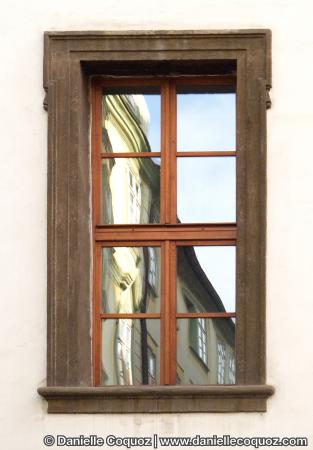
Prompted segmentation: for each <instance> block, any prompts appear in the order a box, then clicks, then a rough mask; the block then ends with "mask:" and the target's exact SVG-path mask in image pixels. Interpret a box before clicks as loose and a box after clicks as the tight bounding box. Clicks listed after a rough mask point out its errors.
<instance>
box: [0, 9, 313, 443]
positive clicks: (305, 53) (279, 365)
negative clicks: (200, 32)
mask: <svg viewBox="0 0 313 450" xmlns="http://www.w3.org/2000/svg"><path fill="white" fill-rule="evenodd" d="M312 13H313V6H311V1H310V0H298V1H297V2H296V1H294V0H262V1H260V0H257V1H256V0H228V1H227V0H172V1H171V2H169V1H165V0H159V1H155V0H152V1H147V0H132V1H126V0H119V1H117V0H102V1H100V0H89V1H82V0H75V1H74V0H62V1H61V0H53V1H50V2H46V1H39V0H37V1H36V0H28V1H27V2H21V1H17V0H11V1H10V2H8V3H7V4H5V3H2V6H1V14H0V24H1V28H0V29H1V71H0V72H1V73H0V90H1V94H0V99H1V100H0V101H1V120H0V143H1V144H0V145H1V164H0V202H1V206H0V208H1V209H0V210H1V213H2V214H1V220H0V237H1V238H0V239H1V244H0V248H1V252H0V255H1V256H0V274H1V283H0V299H1V314H0V346H1V350H0V358H1V359H0V361H1V362H0V364H1V371H0V373H1V375H0V376H1V406H0V448H1V449H3V450H39V449H43V448H45V447H44V445H43V444H42V437H43V436H44V435H45V434H58V433H59V434H67V435H77V434H90V433H96V434H99V435H102V436H105V435H107V434H109V433H112V432H113V433H116V434H117V435H121V436H125V434H127V435H141V436H144V435H146V436H147V435H151V434H152V433H159V434H160V435H172V436H173V435H188V434H191V435H195V434H197V433H199V434H203V435H211V434H217V435H222V434H228V433H229V434H232V435H234V436H243V435H249V436H253V435H259V436H264V435H265V436H267V435H268V436H283V435H287V436H288V435H295V436H301V435H302V436H303V435H304V436H309V437H310V438H311V442H310V448H313V413H312V402H313V395H312V380H313V361H312V353H313V352H312V341H313V333H312V330H313V326H312V324H313V287H312V286H313V283H312V281H313V258H312V254H313V241H312V239H310V238H309V235H310V233H312V228H313V195H312V193H313V151H312V128H313V106H312V104H313V89H312V80H313V63H312V54H313V33H312V28H311V26H312ZM254 27H264V28H271V29H272V32H273V89H272V92H271V97H272V100H273V106H272V109H271V110H270V111H269V112H268V253H267V254H268V258H267V259H268V266H267V267H268V269H267V270H268V279H267V305H268V306H267V349H268V357H267V360H268V382H269V383H270V384H273V385H274V386H275V387H276V394H275V395H274V397H273V398H272V399H270V400H269V402H268V412H267V413H265V414H243V413H242V414H226V415H225V414H224V415H223V414H220V415H218V414H199V415H197V416H195V415H184V414H176V415H128V416H119V415H114V416H106V415H97V416H93V415H89V416H88V415H77V416H75V415H67V416H66V415H47V413H46V403H45V401H44V400H42V399H41V398H40V397H39V396H38V395H37V393H36V389H37V387H38V386H39V385H41V384H44V382H45V372H46V370H45V364H46V361H45V353H46V348H45V341H46V173H47V157H46V129H47V123H46V122H47V116H46V113H45V112H44V110H43V108H42V101H43V95H44V93H43V89H42V59H43V42H42V41H43V32H44V30H72V29H78V30H79V29H82V30H83V29H85V30H88V29H96V30H97V29H121V30H124V29H166V28H170V29H224V28H254ZM52 448H56V447H52Z"/></svg>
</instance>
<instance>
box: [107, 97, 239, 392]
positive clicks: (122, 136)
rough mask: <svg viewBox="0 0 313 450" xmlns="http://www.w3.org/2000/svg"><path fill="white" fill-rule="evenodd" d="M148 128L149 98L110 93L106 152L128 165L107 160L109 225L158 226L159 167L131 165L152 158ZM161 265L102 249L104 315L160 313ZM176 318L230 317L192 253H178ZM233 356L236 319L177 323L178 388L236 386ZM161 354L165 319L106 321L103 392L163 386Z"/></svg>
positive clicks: (156, 251)
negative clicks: (188, 315) (200, 315)
mask: <svg viewBox="0 0 313 450" xmlns="http://www.w3.org/2000/svg"><path fill="white" fill-rule="evenodd" d="M148 127H149V111H148V108H147V104H146V102H145V97H144V95H134V94H115V93H105V95H104V96H103V123H102V142H103V149H102V151H103V153H106V152H117V153H123V154H124V153H125V157H124V155H123V157H120V156H119V157H117V158H104V159H103V160H102V220H103V224H149V223H159V221H160V159H158V158H153V157H144V158H143V157H141V158H136V157H135V158H134V157H127V153H130V152H151V148H150V144H149V141H148V138H147V136H148ZM151 156H153V153H152V152H151ZM160 265H161V251H160V248H159V247H153V246H150V247H147V246H143V247H139V246H137V247H135V246H132V247H131V246H129V247H126V246H125V247H122V246H121V247H109V248H103V249H102V272H103V273H102V311H103V312H104V313H128V314H132V313H159V312H160V268H161V267H160ZM177 311H179V312H188V313H203V312H225V308H224V305H223V303H222V301H221V299H220V297H219V295H218V294H217V292H216V291H215V289H214V287H213V285H212V284H211V282H210V281H209V277H208V275H207V274H206V273H205V272H204V270H203V268H202V267H201V266H200V263H199V261H198V259H197V256H196V253H195V250H194V248H193V247H178V250H177ZM234 349H235V323H234V321H233V320H232V319H230V318H217V319H211V318H209V319H208V318H192V319H177V384H233V383H234V382H235V357H234V351H235V350H234ZM161 351H162V349H161V339H160V320H159V319H125V318H120V319H105V320H103V322H102V361H101V364H102V384H105V385H140V384H150V385H151V384H159V383H160V352H161Z"/></svg>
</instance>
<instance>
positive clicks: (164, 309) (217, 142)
mask: <svg viewBox="0 0 313 450" xmlns="http://www.w3.org/2000/svg"><path fill="white" fill-rule="evenodd" d="M92 89H93V99H94V100H93V104H92V111H93V115H92V118H93V119H92V136H93V141H92V149H93V171H92V172H93V209H94V226H93V229H94V233H93V238H94V249H95V250H94V251H95V258H94V272H95V274H96V276H95V283H94V291H95V298H94V311H95V315H94V326H93V330H94V340H93V345H94V363H95V364H94V369H95V370H94V380H95V384H96V386H101V385H110V386H112V385H113V386H117V385H145V384H150V383H151V381H152V380H153V384H157V385H175V384H176V379H177V377H179V379H180V382H179V384H185V385H188V384H190V383H189V380H190V379H191V378H192V379H193V380H194V381H193V383H194V384H201V385H206V384H226V378H225V377H224V376H223V378H222V379H221V377H220V376H219V375H218V374H217V369H216V364H215V363H214V362H213V360H214V355H215V353H214V349H213V347H212V346H211V347H210V348H209V347H208V342H207V330H208V329H211V333H212V335H213V336H214V339H216V337H215V336H216V335H217V333H218V334H219V335H222V336H224V338H225V339H227V338H228V342H229V346H230V348H231V351H233V352H234V351H235V321H234V318H235V316H236V312H235V245H236V231H237V225H236V208H235V203H236V202H235V197H236V196H235V191H236V182H235V179H236V176H235V174H236V164H235V159H236V142H235V141H236V139H235V137H236V93H235V91H236V75H235V73H233V74H231V75H223V76H218V75H213V76H210V75H208V76H201V77H186V76H185V77H179V78H178V77H173V76H172V77H157V78H155V79H151V78H128V77H122V78H118V77H116V78H114V79H111V78H107V77H95V78H93V79H92ZM104 130H105V131H104ZM228 221H229V223H228ZM230 221H232V222H230ZM143 225H145V226H144V227H143ZM225 233H226V237H225ZM108 254H110V257H108V256H107V255H108ZM175 272H176V274H175ZM97 274H100V275H101V276H100V278H99V277H98V276H97ZM215 281H216V282H215ZM216 283H217V284H216ZM99 285H101V287H102V288H101V290H99V288H98V286H99ZM99 293H101V297H100V298H99V295H98V294H99ZM124 321H128V323H130V324H131V327H132V330H133V338H132V339H131V338H130V335H129V337H128V340H127V341H126V339H125V338H124V339H121V333H119V332H116V331H114V330H115V327H114V326H113V325H112V324H115V323H116V322H117V323H118V325H117V329H120V328H121V327H122V325H123V324H124ZM123 326H125V325H123ZM188 327H189V341H188V339H186V336H187V332H186V331H187V328H188ZM175 329H176V330H177V332H176V333H175ZM138 330H140V332H138ZM114 333H115V334H114ZM149 340H151V341H153V342H154V345H155V348H156V349H157V355H158V360H159V361H160V364H159V373H160V375H159V376H157V375H154V376H153V377H151V376H147V373H146V372H147V368H148V369H149V364H150V363H151V358H150V359H149V356H151V352H150V350H151V347H149ZM116 346H117V347H118V349H119V351H118V352H117V353H116V354H114V349H115V348H116ZM149 349H150V350H149ZM191 350H193V353H192V352H191ZM194 355H196V356H197V357H198V359H197V360H195V359H194ZM199 361H200V362H201V364H199ZM203 365H204V366H205V367H203ZM208 366H209V367H210V370H208ZM179 367H180V368H182V369H183V372H184V375H183V377H182V379H181V378H180V370H179ZM125 372H126V373H127V376H125V375H123V374H124V373H125ZM148 374H149V370H148ZM216 378H217V380H216ZM233 382H235V370H234V380H233ZM227 384H229V380H228V379H227Z"/></svg>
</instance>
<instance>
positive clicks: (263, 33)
mask: <svg viewBox="0 0 313 450" xmlns="http://www.w3.org/2000/svg"><path fill="white" fill-rule="evenodd" d="M143 62H144V64H143ZM195 62H196V64H195ZM233 62H235V64H236V67H237V147H238V156H237V211H238V212H237V224H238V235H237V236H238V237H237V280H236V297H237V321H236V323H237V338H236V339H237V341H236V382H237V384H236V385H225V386H223V385H221V386H219V385H208V386H195V385H191V386H139V387H138V386H116V387H95V386H93V377H92V373H93V371H92V365H93V362H92V342H91V328H92V239H91V231H92V230H91V213H92V211H91V198H90V197H91V163H90V141H89V138H90V137H89V135H90V130H89V121H90V89H89V87H90V77H91V76H92V75H99V74H112V75H130V76H132V75H148V76H151V75H153V74H162V75H164V73H165V74H167V73H169V72H171V71H177V70H179V71H180V72H181V73H184V74H187V75H188V74H191V73H192V74H194V73H195V71H196V70H199V74H200V73H201V74H203V73H206V74H207V73H211V72H210V71H211V70H212V68H213V70H215V71H216V72H217V73H218V72H219V71H222V70H223V64H224V65H225V66H227V64H231V63H233ZM208 71H209V72H208ZM270 88H271V33H270V31H269V30H231V31H203V30H202V31H128V32H113V31H112V32H102V31H99V32H95V31H92V32H85V31H83V32H71V31H70V32H47V33H45V52H44V89H45V91H46V98H45V101H44V107H45V108H46V109H47V110H48V332H47V334H48V346H47V386H46V387H40V388H39V389H38V392H39V393H40V394H41V395H42V396H43V397H45V398H46V399H47V401H48V412H51V413H79V412H80V413H106V412H108V413H133V412H136V413H142V412H150V413H156V412H159V413H161V412H168V413H169V412H238V411H246V412H248V411H254V412H255V411H260V412H261V411H266V400H267V398H268V397H269V396H270V395H272V394H273V392H274V389H273V387H272V386H269V385H266V367H265V232H266V108H268V107H269V106H270V99H269V96H268V91H269V89H270Z"/></svg>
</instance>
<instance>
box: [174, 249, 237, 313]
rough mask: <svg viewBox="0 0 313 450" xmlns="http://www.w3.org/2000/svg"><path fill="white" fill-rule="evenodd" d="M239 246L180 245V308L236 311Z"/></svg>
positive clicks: (197, 311) (178, 270)
mask: <svg viewBox="0 0 313 450" xmlns="http://www.w3.org/2000/svg"><path fill="white" fill-rule="evenodd" d="M235 278H236V248H235V247H234V246H195V247H191V246H186V247H180V246H179V247H177V311H178V312H180V313H194V312H196V313H201V312H225V311H226V312H235V311H236V305H235V290H236V288H235Z"/></svg>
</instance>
